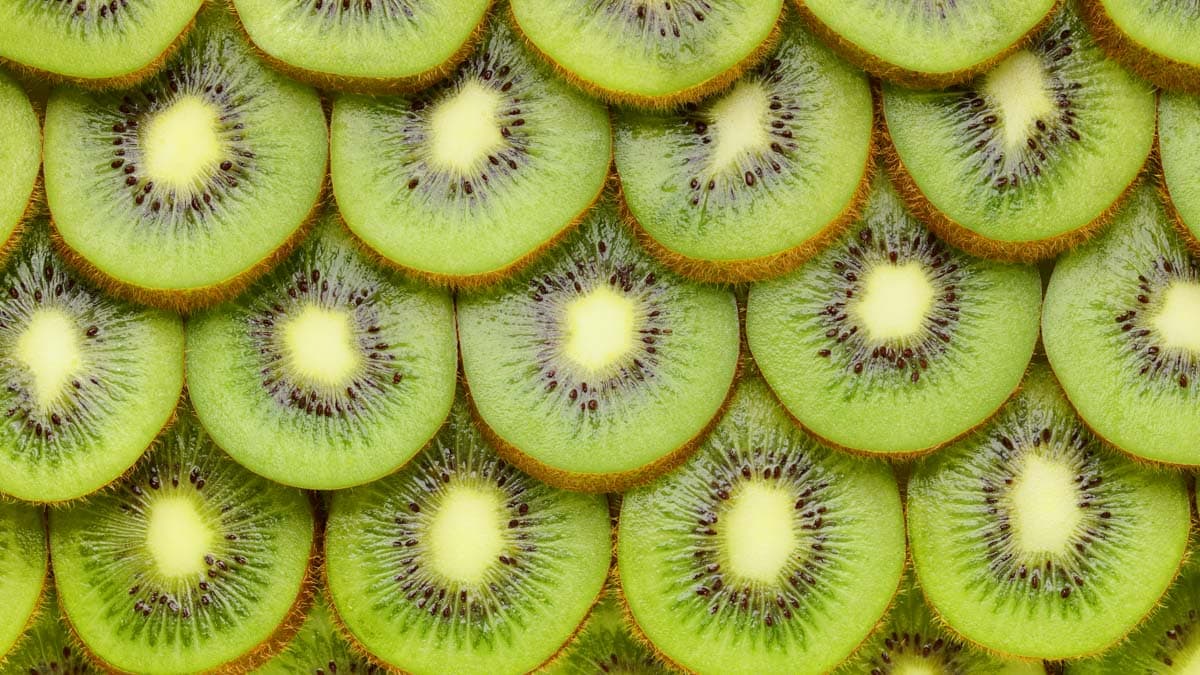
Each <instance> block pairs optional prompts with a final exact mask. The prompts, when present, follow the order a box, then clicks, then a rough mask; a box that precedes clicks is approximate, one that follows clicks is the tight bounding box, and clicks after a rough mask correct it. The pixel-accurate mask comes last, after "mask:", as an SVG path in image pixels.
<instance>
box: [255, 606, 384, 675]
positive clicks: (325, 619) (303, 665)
mask: <svg viewBox="0 0 1200 675" xmlns="http://www.w3.org/2000/svg"><path fill="white" fill-rule="evenodd" d="M253 672H254V673H256V675H296V674H297V673H319V674H320V675H325V674H326V673H329V675H344V674H346V673H352V674H354V675H377V674H382V673H385V672H387V669H385V668H384V667H382V666H378V665H376V664H375V663H373V662H372V661H371V660H370V659H369V658H368V657H367V656H366V655H365V654H362V653H360V652H359V651H358V650H356V649H354V648H353V647H351V646H350V643H349V642H347V641H346V639H345V638H343V637H342V634H341V631H340V629H339V628H338V626H337V624H336V622H335V620H334V617H333V610H332V609H330V607H329V605H328V603H327V602H326V601H325V598H324V597H321V596H318V597H317V598H316V600H315V601H314V602H313V605H312V608H310V609H309V610H308V616H307V617H306V618H305V619H304V625H302V626H301V627H300V631H299V632H297V633H296V637H294V638H292V641H291V642H289V643H288V646H287V647H286V648H284V650H283V651H282V652H280V653H279V655H278V656H276V657H274V658H272V659H271V660H270V661H268V662H267V663H266V664H264V665H263V666H262V667H261V668H257V669H255V670H254V671H253Z"/></svg>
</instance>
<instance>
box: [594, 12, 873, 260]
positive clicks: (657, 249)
mask: <svg viewBox="0 0 1200 675" xmlns="http://www.w3.org/2000/svg"><path fill="white" fill-rule="evenodd" d="M782 35H783V37H782V39H781V40H780V42H779V44H778V45H777V46H776V47H775V50H774V51H773V52H772V53H771V55H770V56H769V57H768V58H767V60H765V61H764V62H763V63H762V64H761V65H759V66H757V67H755V68H754V69H753V70H751V71H750V72H749V73H747V74H746V75H745V76H743V77H742V78H741V79H740V80H738V82H737V83H736V84H735V85H734V86H733V88H732V89H730V90H729V91H728V92H726V93H724V94H722V95H720V96H719V97H717V98H714V99H711V100H709V101H706V102H705V103H703V104H702V105H699V106H686V107H683V108H679V109H676V110H673V111H671V112H665V113H654V112H648V111H637V110H632V109H630V110H624V111H618V112H617V121H616V140H615V144H614V147H615V148H616V152H615V157H616V165H617V172H618V174H620V177H621V190H622V193H623V194H624V197H625V203H626V204H627V205H628V207H629V211H630V213H631V214H632V215H633V216H634V218H635V219H636V221H637V223H638V224H640V226H641V228H642V230H644V232H645V233H646V234H648V235H649V236H648V237H643V238H642V241H643V243H645V244H646V246H647V248H649V249H650V251H651V252H653V253H654V254H656V255H657V256H658V257H659V258H661V259H662V260H663V261H664V262H666V263H667V264H668V265H670V266H671V267H673V268H675V269H676V270H678V271H679V272H681V273H683V274H686V275H689V276H693V277H697V278H700V279H703V280H708V281H727V282H728V281H749V280H753V279H760V278H765V277H770V276H777V275H778V274H781V273H783V272H787V271H789V270H790V269H792V268H794V267H795V266H796V265H797V264H799V263H800V262H801V261H803V260H804V259H806V258H808V257H810V256H812V255H813V254H814V253H816V252H817V251H819V250H820V249H821V248H822V247H823V245H824V244H826V243H828V239H830V238H831V237H832V236H835V235H836V234H837V233H838V231H839V230H840V228H841V226H844V225H846V224H847V223H849V222H850V221H851V220H852V219H853V217H854V215H855V212H856V210H857V209H858V207H859V206H860V203H861V201H862V198H863V197H865V196H866V191H867V185H868V180H869V178H868V174H869V168H870V166H871V147H872V141H873V137H874V133H873V114H874V113H873V109H872V105H871V91H870V86H869V85H868V84H867V78H866V77H865V76H864V75H863V73H862V72H861V71H858V70H856V69H854V68H851V67H850V66H849V65H847V64H846V63H845V62H844V61H842V60H841V59H839V58H838V57H836V56H834V55H833V53H831V52H830V51H829V50H827V49H826V48H825V47H824V46H822V45H821V44H820V43H819V42H817V40H816V39H815V38H813V37H812V36H811V35H809V34H808V33H807V32H806V31H805V30H804V28H803V26H802V25H801V24H800V22H799V20H798V19H795V18H791V19H789V20H787V21H786V22H785V23H784V27H783V32H782Z"/></svg>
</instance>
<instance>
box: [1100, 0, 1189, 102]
mask: <svg viewBox="0 0 1200 675" xmlns="http://www.w3.org/2000/svg"><path fill="white" fill-rule="evenodd" d="M1081 6H1082V8H1083V14H1084V16H1085V17H1086V18H1087V20H1088V28H1089V29H1091V32H1092V35H1094V36H1095V37H1096V42H1098V43H1099V44H1100V46H1101V47H1103V48H1104V51H1106V52H1108V54H1109V55H1110V56H1112V58H1114V59H1116V60H1117V61H1119V62H1121V64H1122V65H1124V66H1125V67H1126V68H1128V69H1129V70H1132V71H1133V72H1135V73H1137V74H1138V75H1140V76H1141V77H1144V78H1146V79H1147V80H1149V81H1151V82H1153V83H1154V84H1156V85H1158V86H1160V87H1162V88H1164V89H1180V90H1184V91H1191V92H1193V93H1200V5H1196V4H1195V3H1193V2H1188V1H1186V0H1185V1H1183V2H1180V0H1157V1H1154V2H1139V1H1138V0H1094V1H1093V2H1084V3H1082V5H1081Z"/></svg>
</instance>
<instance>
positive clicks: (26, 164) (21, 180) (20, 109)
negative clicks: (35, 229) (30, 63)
mask: <svg viewBox="0 0 1200 675" xmlns="http://www.w3.org/2000/svg"><path fill="white" fill-rule="evenodd" d="M0 138H3V139H4V142H3V143H0V176H4V180H3V181H0V250H3V249H4V248H5V242H10V241H12V237H13V233H15V232H16V230H17V226H18V225H20V223H21V220H22V219H23V218H24V217H25V214H26V212H27V211H28V210H29V203H30V198H31V197H32V196H33V188H34V185H36V183H37V177H38V169H39V168H40V167H41V159H42V148H41V145H42V130H41V125H40V124H39V122H38V118H37V114H36V113H35V112H34V111H33V104H31V103H30V102H29V97H28V96H26V95H25V90H24V89H22V88H21V85H20V84H19V83H18V82H17V81H16V80H14V79H13V78H12V77H11V76H10V75H8V74H7V73H5V72H4V71H2V70H0Z"/></svg>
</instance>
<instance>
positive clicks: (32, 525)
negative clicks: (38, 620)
mask: <svg viewBox="0 0 1200 675" xmlns="http://www.w3.org/2000/svg"><path fill="white" fill-rule="evenodd" d="M48 568H49V560H48V559H47V557H46V526H45V523H44V522H43V521H42V510H41V509H39V508H35V507H33V506H29V505H27V504H21V503H15V502H7V501H0V598H4V603H3V605H2V606H0V667H3V664H4V660H5V658H4V657H5V654H7V653H8V652H9V650H11V649H12V648H13V645H15V644H17V642H18V641H19V640H20V639H21V634H22V633H23V632H25V627H26V624H28V623H29V619H30V617H32V616H33V614H34V612H35V611H36V610H37V607H38V603H39V601H40V600H41V597H42V588H43V587H44V586H45V585H46V574H47V572H48Z"/></svg>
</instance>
